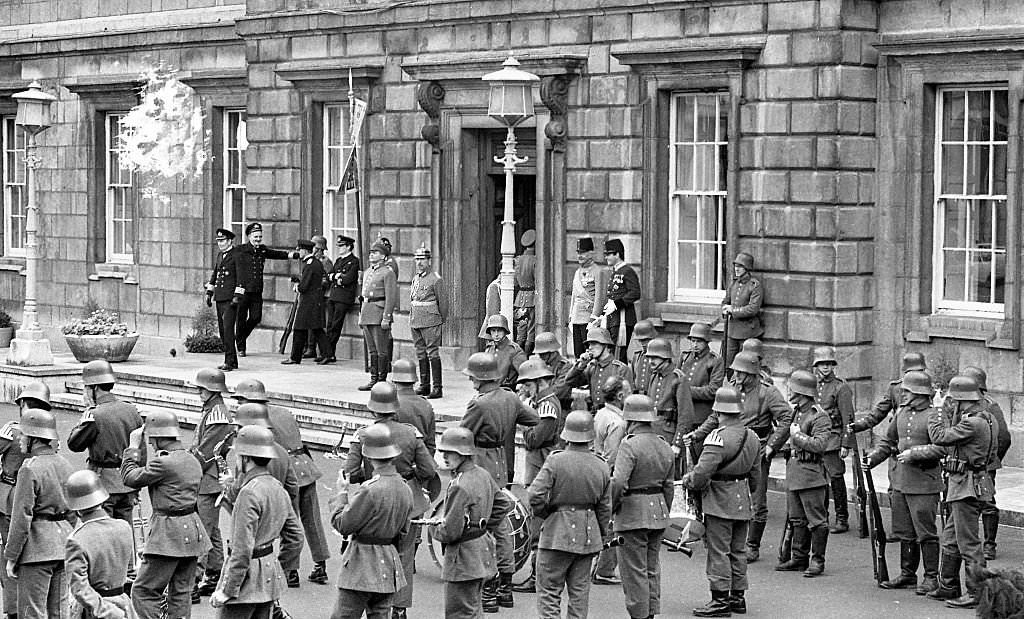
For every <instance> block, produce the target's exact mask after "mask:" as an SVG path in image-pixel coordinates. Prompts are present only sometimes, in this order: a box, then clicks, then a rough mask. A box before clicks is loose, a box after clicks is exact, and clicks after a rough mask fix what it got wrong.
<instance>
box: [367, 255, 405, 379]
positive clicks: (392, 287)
mask: <svg viewBox="0 0 1024 619" xmlns="http://www.w3.org/2000/svg"><path fill="white" fill-rule="evenodd" d="M390 254H391V249H390V245H385V244H384V243H381V242H380V241H379V240H378V241H376V242H375V243H374V244H373V245H371V246H370V253H369V259H370V268H368V269H367V270H366V272H365V273H364V274H363V291H362V296H360V297H359V298H360V300H361V301H362V304H363V305H362V308H361V309H360V310H359V328H360V329H362V331H363V342H365V343H366V351H367V352H366V354H367V355H369V365H370V382H368V383H366V384H365V385H362V386H360V387H359V390H360V391H369V390H370V389H371V388H372V387H373V385H374V383H376V382H377V381H381V380H387V375H388V371H389V370H390V369H391V358H390V357H389V356H387V355H388V346H389V340H390V336H391V323H392V320H393V317H394V316H393V315H394V313H395V308H397V307H398V279H397V276H396V275H395V270H393V269H391V267H389V266H387V265H386V264H385V263H384V259H385V258H386V257H387V256H389V255H390Z"/></svg>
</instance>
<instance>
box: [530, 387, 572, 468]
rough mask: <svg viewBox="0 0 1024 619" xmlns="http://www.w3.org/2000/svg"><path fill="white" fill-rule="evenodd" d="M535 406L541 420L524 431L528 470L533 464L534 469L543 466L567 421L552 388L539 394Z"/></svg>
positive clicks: (534, 402)
mask: <svg viewBox="0 0 1024 619" xmlns="http://www.w3.org/2000/svg"><path fill="white" fill-rule="evenodd" d="M533 408H534V410H536V411H537V417H539V419H540V420H539V421H538V423H537V425H535V426H533V427H531V428H527V429H526V430H524V431H523V442H524V443H525V444H526V449H527V452H526V462H527V470H528V471H529V470H530V467H531V466H532V467H533V470H534V471H536V470H539V469H540V468H541V466H543V464H544V461H545V460H546V459H547V457H548V455H549V454H550V453H551V452H552V450H554V448H555V446H556V445H557V444H558V441H559V438H558V435H559V434H560V433H561V431H562V424H563V423H564V421H565V420H564V418H563V417H562V406H561V404H559V403H558V398H556V397H555V394H554V392H553V391H552V390H551V389H550V388H549V389H547V390H545V391H542V392H540V393H539V394H538V397H537V399H536V400H534V401H533ZM531 481H533V480H532V479H530V480H526V483H529V482H531Z"/></svg>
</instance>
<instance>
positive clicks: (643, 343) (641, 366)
mask: <svg viewBox="0 0 1024 619" xmlns="http://www.w3.org/2000/svg"><path fill="white" fill-rule="evenodd" d="M656 337H658V330H657V329H655V328H654V323H652V322H651V321H650V320H647V319H644V320H638V321H637V323H636V326H635V327H633V339H634V340H636V342H637V343H638V344H640V349H639V350H637V351H636V352H635V353H633V359H632V360H631V361H630V362H629V369H630V370H632V371H633V378H634V379H635V381H636V384H635V385H633V388H634V389H636V392H637V393H639V394H643V395H647V383H649V382H651V374H650V372H651V368H650V365H651V364H650V362H649V361H648V359H647V346H648V344H649V343H650V341H651V340H653V339H654V338H656Z"/></svg>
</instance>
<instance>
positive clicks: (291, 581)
mask: <svg viewBox="0 0 1024 619" xmlns="http://www.w3.org/2000/svg"><path fill="white" fill-rule="evenodd" d="M284 580H285V583H286V584H287V585H288V588H289V589H298V588H299V570H288V571H287V572H285V574H284Z"/></svg>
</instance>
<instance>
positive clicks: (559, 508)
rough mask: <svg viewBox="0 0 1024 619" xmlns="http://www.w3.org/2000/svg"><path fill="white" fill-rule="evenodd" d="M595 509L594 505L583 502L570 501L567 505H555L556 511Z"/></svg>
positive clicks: (586, 510) (587, 510)
mask: <svg viewBox="0 0 1024 619" xmlns="http://www.w3.org/2000/svg"><path fill="white" fill-rule="evenodd" d="M593 509H594V506H593V505H583V504H581V503H569V504H566V505H556V506H555V507H554V511H556V512H589V511H592V510H593Z"/></svg>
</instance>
